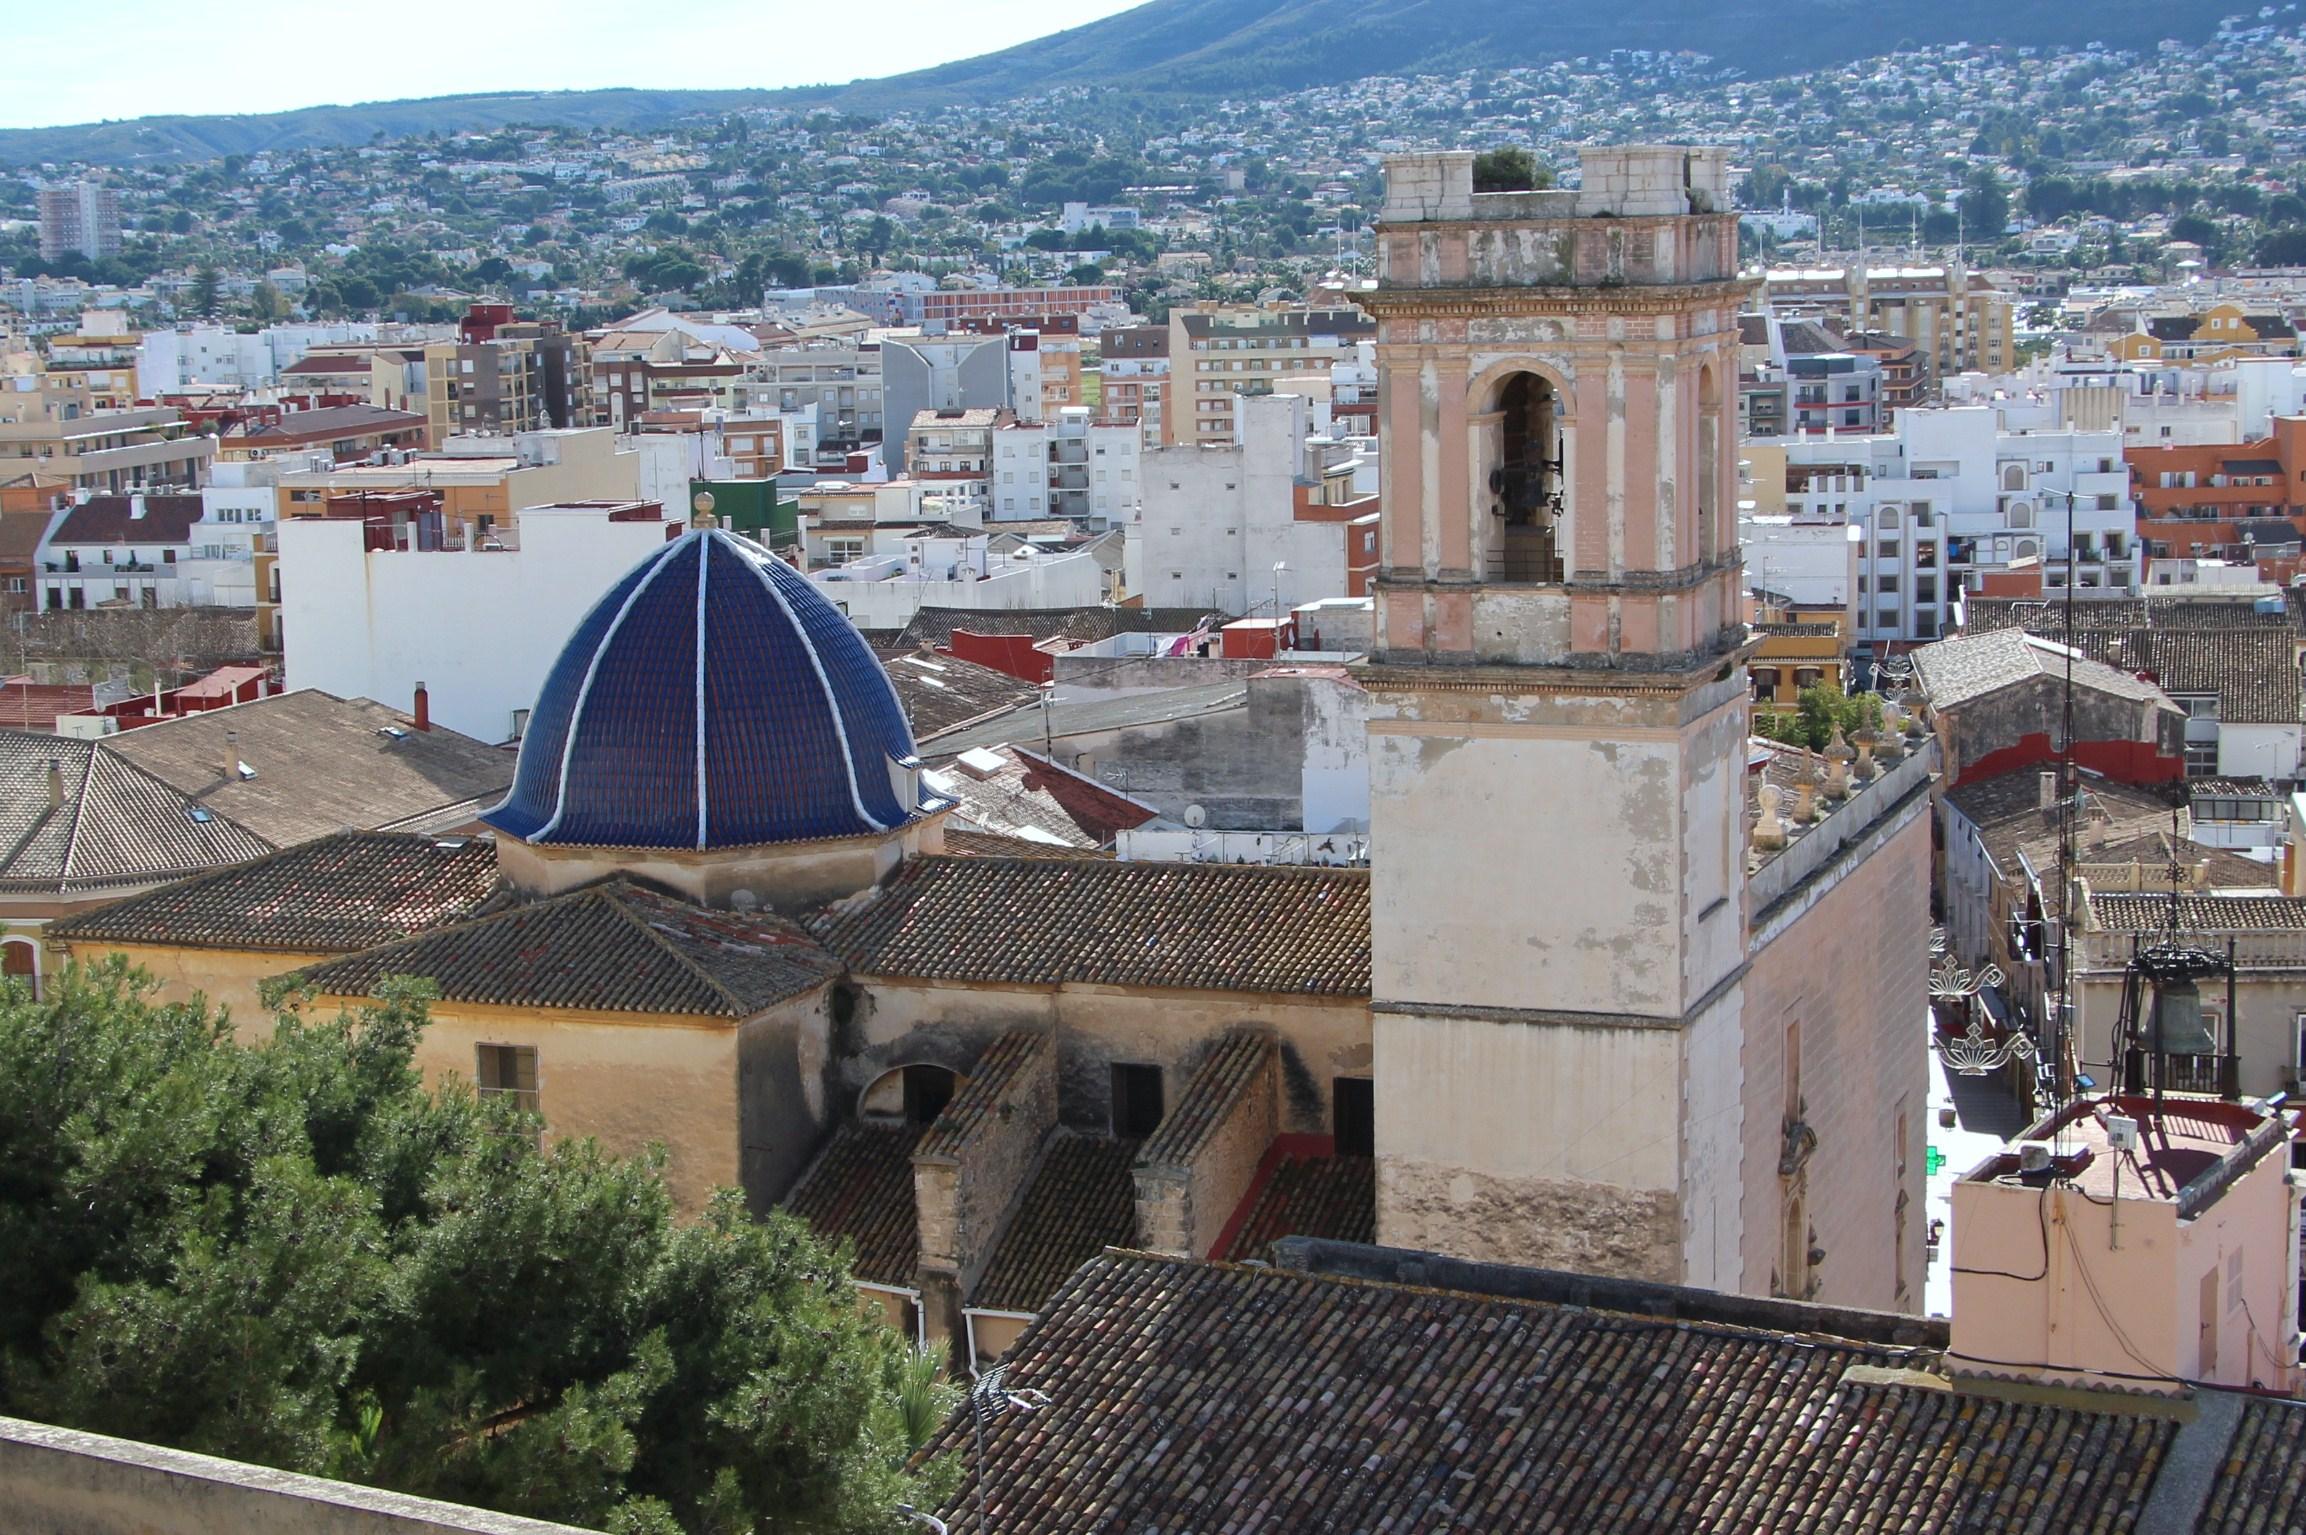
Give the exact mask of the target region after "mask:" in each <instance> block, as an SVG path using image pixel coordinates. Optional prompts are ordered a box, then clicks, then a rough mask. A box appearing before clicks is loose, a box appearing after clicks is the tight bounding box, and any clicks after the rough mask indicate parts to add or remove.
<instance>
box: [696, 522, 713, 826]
mask: <svg viewBox="0 0 2306 1535" xmlns="http://www.w3.org/2000/svg"><path fill="white" fill-rule="evenodd" d="M712 563H713V551H712V549H711V548H710V547H708V546H706V545H702V544H700V545H698V547H697V851H698V852H700V853H701V852H703V851H704V850H705V797H706V794H707V793H708V791H707V789H706V787H705V571H706V570H708V569H709V568H710V567H711V566H712Z"/></svg>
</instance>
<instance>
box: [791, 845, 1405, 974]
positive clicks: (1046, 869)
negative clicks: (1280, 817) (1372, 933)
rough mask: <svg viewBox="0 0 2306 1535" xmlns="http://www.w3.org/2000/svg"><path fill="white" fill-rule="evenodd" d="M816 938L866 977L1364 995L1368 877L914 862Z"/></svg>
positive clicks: (1326, 872) (1039, 862)
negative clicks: (874, 896)
mask: <svg viewBox="0 0 2306 1535" xmlns="http://www.w3.org/2000/svg"><path fill="white" fill-rule="evenodd" d="M821 936H822V937H823V939H824V942H825V944H826V946H827V947H828V948H830V949H832V950H833V951H834V952H835V953H837V954H840V955H841V956H842V957H843V958H844V959H846V960H847V961H848V963H849V965H850V967H851V968H852V969H854V970H856V971H857V972H858V973H859V974H863V975H880V976H912V977H919V978H922V979H937V980H964V981H990V982H1006V983H1009V984H1013V985H1027V986H1058V985H1064V984H1067V983H1080V984H1089V985H1109V986H1152V987H1166V988H1176V989H1180V990H1189V991H1224V992H1288V993H1300V994H1311V995H1317V996H1335V997H1366V996H1368V995H1369V876H1368V875H1367V874H1366V873H1363V872H1361V871H1359V870H1352V869H1299V868H1288V869H1269V868H1261V867H1254V866H1247V865H1233V864H1186V863H1109V862H1106V861H1104V860H1102V859H1087V858H1084V859H1068V860H1056V859H1031V858H953V857H928V858H916V859H913V860H911V861H910V862H909V863H907V864H906V865H905V867H904V868H903V869H902V870H901V871H900V872H899V873H898V874H897V875H896V876H895V877H894V878H893V879H891V880H890V881H889V883H888V885H887V886H885V887H884V888H883V889H882V890H881V891H880V893H879V894H878V896H877V897H876V898H874V899H873V900H872V901H871V902H869V903H868V904H865V905H863V906H861V907H859V908H858V909H856V910H853V911H849V912H846V913H842V914H840V915H837V916H835V917H834V918H832V919H831V920H830V921H828V922H826V923H824V924H823V926H822V930H821Z"/></svg>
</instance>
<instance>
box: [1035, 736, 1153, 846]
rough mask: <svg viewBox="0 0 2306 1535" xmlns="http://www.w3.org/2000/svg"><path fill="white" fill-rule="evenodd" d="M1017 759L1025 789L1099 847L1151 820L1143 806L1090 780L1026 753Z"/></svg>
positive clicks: (1107, 844) (1110, 843)
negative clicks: (1048, 800) (1052, 803)
mask: <svg viewBox="0 0 2306 1535" xmlns="http://www.w3.org/2000/svg"><path fill="white" fill-rule="evenodd" d="M1017 759H1018V761H1019V762H1020V763H1022V764H1023V766H1024V769H1025V772H1024V785H1025V787H1026V788H1027V789H1033V790H1038V791H1039V792H1041V793H1043V794H1046V795H1048V796H1049V797H1050V798H1051V799H1053V800H1055V801H1056V802H1057V803H1058V804H1059V805H1060V806H1062V807H1063V809H1064V811H1065V813H1066V814H1067V815H1068V816H1071V817H1072V818H1073V824H1074V825H1076V826H1078V827H1080V828H1081V830H1082V831H1083V832H1085V833H1087V834H1088V835H1089V836H1090V837H1092V838H1094V839H1095V841H1096V843H1097V845H1098V846H1099V847H1110V846H1112V844H1113V839H1114V838H1116V837H1118V836H1120V835H1121V833H1123V832H1125V831H1134V830H1136V829H1137V828H1138V827H1140V826H1143V825H1144V824H1145V823H1146V822H1147V821H1150V820H1152V819H1153V812H1152V810H1150V809H1149V808H1147V807H1146V806H1144V805H1140V804H1138V803H1137V802H1136V801H1135V800H1133V799H1130V798H1128V797H1127V796H1126V795H1121V794H1116V793H1114V792H1113V791H1112V790H1111V789H1108V788H1106V787H1105V786H1104V785H1103V784H1100V783H1097V782H1095V781H1094V780H1092V779H1088V778H1084V777H1082V776H1081V775H1080V774H1078V773H1070V772H1067V771H1066V770H1065V769H1063V768H1061V767H1057V766H1054V765H1052V764H1050V763H1048V762H1044V761H1043V760H1042V759H1040V758H1039V757H1036V756H1034V755H1033V754H1032V753H1030V752H1024V751H1019V752H1018V753H1017Z"/></svg>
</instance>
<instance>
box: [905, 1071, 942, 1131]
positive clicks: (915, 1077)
mask: <svg viewBox="0 0 2306 1535" xmlns="http://www.w3.org/2000/svg"><path fill="white" fill-rule="evenodd" d="M904 1086H905V1123H906V1124H909V1125H927V1124H934V1123H936V1120H937V1116H938V1115H939V1114H942V1113H944V1112H945V1105H946V1104H948V1103H951V1102H952V1101H953V1088H954V1077H953V1073H951V1072H950V1071H947V1070H946V1069H945V1068H944V1067H942V1066H929V1065H916V1066H907V1067H906V1068H905V1077H904Z"/></svg>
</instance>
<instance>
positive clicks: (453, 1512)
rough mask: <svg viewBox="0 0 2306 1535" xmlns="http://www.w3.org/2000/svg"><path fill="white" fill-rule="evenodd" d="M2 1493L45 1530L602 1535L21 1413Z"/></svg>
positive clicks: (7, 1446) (1, 1463) (187, 1534)
mask: <svg viewBox="0 0 2306 1535" xmlns="http://www.w3.org/2000/svg"><path fill="white" fill-rule="evenodd" d="M0 1489H5V1493H4V1496H5V1498H6V1500H7V1506H8V1513H7V1517H6V1519H5V1521H4V1522H5V1524H6V1526H7V1527H8V1528H9V1529H13V1530H27V1531H38V1532H39V1535H223V1532H226V1531H230V1532H231V1535H591V1532H587V1531H583V1530H579V1529H578V1528H577V1527H576V1526H575V1525H568V1524H548V1523H545V1522H544V1521H543V1520H539V1519H522V1518H518V1517H516V1516H514V1515H511V1514H497V1513H491V1512H489V1511H488V1510H486V1509H479V1508H466V1507H464V1506H462V1505H460V1504H455V1503H436V1502H434V1501H433V1500H432V1499H430V1498H411V1497H407V1496H405V1495H403V1494H401V1493H397V1492H385V1491H382V1490H380V1489H378V1488H374V1487H360V1486H356V1485H354V1484H353V1483H350V1482H331V1481H327V1480H325V1479H323V1478H321V1477H317V1476H300V1475H298V1474H297V1473H296V1472H293V1471H275V1470H273V1469H271V1468H270V1467H268V1466H251V1465H247V1464H244V1463H243V1462H240V1461H236V1460H219V1459H217V1458H216V1457H214V1456H212V1455H194V1454H191V1453H189V1452H188V1451H184V1450H170V1449H163V1448H162V1447H160V1446H159V1445H152V1444H140V1443H138V1442H137V1441H135V1440H133V1439H113V1438H109V1437H107V1436H105V1435H103V1434H86V1433H81V1432H80V1431H79V1430H77V1429H69V1428H56V1427H53V1426H51V1425H49V1424H46V1423H30V1422H26V1421H25V1420H24V1419H22V1418H0Z"/></svg>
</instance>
